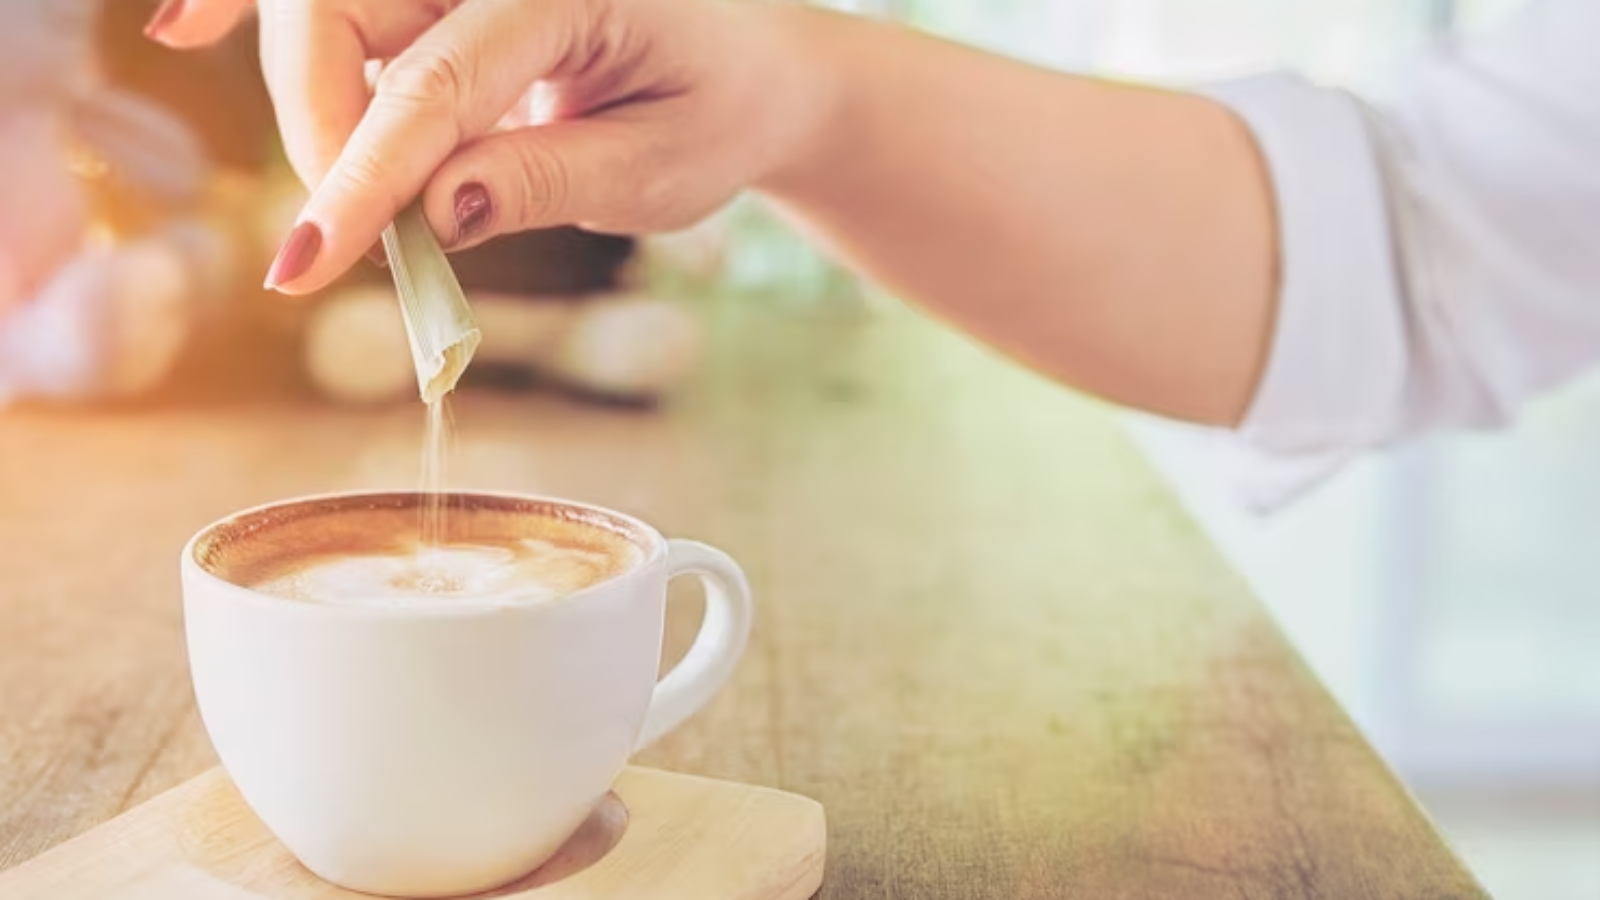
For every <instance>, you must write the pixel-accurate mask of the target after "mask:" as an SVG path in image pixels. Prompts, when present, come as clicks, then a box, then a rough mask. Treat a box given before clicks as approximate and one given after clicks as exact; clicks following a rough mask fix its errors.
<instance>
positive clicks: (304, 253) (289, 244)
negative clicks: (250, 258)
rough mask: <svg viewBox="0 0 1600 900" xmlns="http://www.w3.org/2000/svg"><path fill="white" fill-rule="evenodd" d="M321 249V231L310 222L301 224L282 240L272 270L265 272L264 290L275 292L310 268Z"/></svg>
mask: <svg viewBox="0 0 1600 900" xmlns="http://www.w3.org/2000/svg"><path fill="white" fill-rule="evenodd" d="M321 249H322V230H321V229H319V228H318V227H317V226H316V225H315V224H313V223H311V222H301V223H300V224H298V225H296V226H294V230H293V231H290V232H289V237H288V238H287V239H285V240H284V242H283V248H282V249H280V250H279V251H278V258H277V259H274V260H273V261H272V268H270V269H268V270H267V281H266V285H265V286H266V289H267V290H269V291H271V290H276V289H277V287H278V285H280V284H287V283H289V282H291V281H293V280H295V279H296V278H299V277H300V276H301V275H304V274H305V273H306V270H307V269H309V268H311V261H312V260H314V259H316V258H317V251H318V250H321Z"/></svg>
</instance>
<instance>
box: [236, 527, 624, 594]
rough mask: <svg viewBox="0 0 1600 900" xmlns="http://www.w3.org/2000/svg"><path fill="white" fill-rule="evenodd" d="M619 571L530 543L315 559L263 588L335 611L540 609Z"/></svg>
mask: <svg viewBox="0 0 1600 900" xmlns="http://www.w3.org/2000/svg"><path fill="white" fill-rule="evenodd" d="M614 568H615V564H614V561H613V560H612V558H611V557H610V556H608V555H607V554H605V553H602V552H598V551H593V550H586V549H584V548H582V547H572V546H558V545H556V544H553V543H551V542H549V541H544V540H540V539H538V538H524V539H522V540H519V541H517V542H516V543H514V544H509V545H503V546H490V545H453V546H444V547H426V548H419V549H417V550H416V551H414V552H409V553H384V554H370V555H359V556H335V557H327V558H323V559H317V560H308V561H305V562H303V563H302V564H301V565H300V566H299V567H297V569H296V570H295V571H293V572H289V573H285V574H282V575H280V576H278V577H276V578H273V579H271V580H268V581H264V582H262V583H260V584H258V585H256V589H257V590H260V591H263V592H265V593H268V594H272V595H274V596H278V597H282V598H284V599H288V600H300V601H304V602H307V603H321V604H325V605H330V606H393V607H416V606H434V605H441V604H452V603H459V602H461V601H464V600H465V601H472V602H477V603H494V604H502V603H537V602H539V601H542V600H548V599H551V598H553V597H559V596H562V595H564V594H570V593H572V592H574V591H578V590H582V589H583V588H585V587H588V586H589V585H592V584H595V583H598V582H599V581H602V580H604V579H605V577H606V576H607V575H608V574H610V572H611V571H612V570H613V569H614Z"/></svg>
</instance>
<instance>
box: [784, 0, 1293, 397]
mask: <svg viewBox="0 0 1600 900" xmlns="http://www.w3.org/2000/svg"><path fill="white" fill-rule="evenodd" d="M796 19H797V22H796V25H795V30H796V32H797V33H799V34H803V35H804V40H805V46H807V47H808V48H809V50H808V52H807V53H806V54H805V55H806V56H808V57H810V58H811V59H812V60H813V61H812V63H811V65H810V68H811V69H812V70H813V71H823V72H828V73H829V78H828V85H827V90H828V92H829V94H830V96H829V97H828V99H827V100H826V102H825V109H827V113H826V114H825V116H824V117H823V118H822V119H821V120H820V121H821V122H822V124H821V126H820V127H818V128H817V129H815V137H814V139H813V141H814V142H813V143H812V144H811V145H810V146H809V147H808V148H807V150H806V152H805V153H804V154H803V155H801V156H800V158H799V159H798V160H797V161H796V162H795V164H794V165H793V166H791V167H789V168H787V169H785V170H781V171H778V172H774V173H773V174H772V175H771V176H770V177H769V178H768V179H766V180H765V181H764V182H763V183H762V184H761V188H762V189H763V190H764V191H765V192H766V193H767V194H769V195H770V196H771V197H772V198H774V199H775V200H776V201H778V202H779V203H780V204H781V205H783V206H784V207H786V208H787V209H789V210H791V211H792V212H793V213H795V214H796V215H797V216H798V217H799V218H800V219H801V220H802V222H803V223H804V224H805V225H806V226H808V227H809V228H810V229H812V230H813V231H815V232H816V233H818V234H819V235H820V236H821V237H822V239H824V240H825V241H827V242H828V243H830V244H832V245H833V246H834V247H836V248H837V249H838V251H839V252H840V253H841V254H843V255H844V257H845V258H846V259H848V260H850V261H852V262H853V263H855V264H856V265H858V266H859V267H860V268H861V269H862V270H863V271H865V272H867V273H868V274H870V275H872V276H874V277H876V278H877V279H878V280H880V281H881V282H882V283H884V284H885V285H886V286H887V287H889V288H890V289H891V290H893V291H896V292H897V293H899V294H900V295H902V296H904V297H906V298H909V299H911V300H914V301H916V302H917V303H919V304H921V305H923V306H924V307H926V308H927V309H928V310H929V311H931V312H932V313H934V314H935V315H937V316H939V317H941V318H944V319H946V320H948V321H950V322H952V323H953V324H955V325H957V326H959V327H961V328H962V329H964V330H966V331H968V332H970V333H972V334H974V335H976V336H977V337H979V338H980V339H982V340H984V341H986V342H988V343H990V344H992V345H994V346H996V347H997V348H999V349H1001V350H1002V351H1004V352H1006V353H1007V354H1009V355H1011V356H1013V357H1015V358H1017V359H1019V360H1021V361H1023V362H1025V363H1026V364H1028V365H1030V366H1032V367H1034V368H1036V369H1038V370H1040V371H1042V372H1044V373H1045V374H1047V375H1050V376H1053V377H1055V378H1057V379H1059V380H1062V381H1065V382H1067V383H1070V384H1073V385H1076V386H1078V387H1080V388H1083V389H1086V390H1088V391H1091V392H1093V393H1096V394H1099V395H1101V396H1104V397H1107V398H1109V399H1111V400H1114V401H1117V402H1119V403H1124V404H1128V405H1131V406H1136V407H1141V408H1144V409H1147V410H1152V411H1155V412H1159V413H1165V414H1170V415H1174V416H1178V417H1182V418H1188V419H1195V420H1199V421H1204V422H1208V423H1214V424H1226V425H1233V424H1236V423H1238V422H1239V421H1240V419H1241V418H1242V417H1243V415H1244V413H1245V409H1246V407H1247V405H1248V404H1249V402H1250V398H1251V396H1252V394H1253V392H1254V387H1255V384H1256V381H1257V379H1258V377H1259V373H1260V371H1261V368H1262V365H1263V362H1264V359H1265V356H1266V351H1267V347H1268V344H1269V336H1270V332H1271V325H1272V314H1273V302H1274V254H1275V246H1274V228H1273V225H1274V223H1273V204H1272V196H1271V190H1270V187H1269V185H1268V182H1267V178H1266V174H1265V172H1264V170H1263V167H1262V164H1261V161H1260V159H1259V157H1258V154H1257V152H1256V148H1255V144H1254V141H1253V140H1252V138H1251V136H1250V134H1249V133H1248V131H1247V130H1246V129H1245V127H1244V125H1243V123H1242V122H1240V121H1239V120H1238V119H1237V118H1236V117H1235V116H1234V115H1232V114H1231V113H1230V112H1229V111H1228V110H1227V109H1225V108H1224V107H1223V106H1221V105H1219V104H1217V103H1214V102H1212V101H1210V100H1207V99H1205V98H1202V97H1199V96H1195V95H1189V94H1180V93H1172V92H1166V91H1158V90H1152V89H1146V88H1141V87H1133V86H1125V85H1119V84H1113V83H1108V82H1103V81H1096V80H1092V79H1087V78H1078V77H1073V76H1070V75H1062V74H1057V73H1053V72H1047V71H1043V70H1040V69H1036V68H1032V67H1029V66H1026V65H1022V64H1020V63H1016V62H1012V61H1009V60H1005V59H1001V58H998V57H994V56H990V55H987V54H984V53H980V52H977V51H974V50H970V49H967V48H964V47H960V46H957V45H953V44H948V43H944V42H942V41H938V40H935V39H933V38H930V37H926V36H923V35H919V34H916V33H914V32H910V31H906V30H903V29H899V28H895V27H891V26H887V25H881V24H875V23H867V22H861V21H857V20H851V19H845V18H842V17H838V16H831V15H809V14H808V15H802V16H797V17H796Z"/></svg>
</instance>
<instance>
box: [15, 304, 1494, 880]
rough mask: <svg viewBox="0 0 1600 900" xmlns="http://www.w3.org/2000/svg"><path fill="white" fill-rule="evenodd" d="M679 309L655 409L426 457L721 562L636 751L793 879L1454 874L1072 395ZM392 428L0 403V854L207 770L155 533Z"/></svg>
mask: <svg viewBox="0 0 1600 900" xmlns="http://www.w3.org/2000/svg"><path fill="white" fill-rule="evenodd" d="M714 332H715V336H716V347H717V350H716V352H715V354H714V356H713V359H712V360H711V361H710V362H709V363H708V366H707V369H706V372H705V375H704V377H703V379H702V382H701V383H700V384H699V385H698V386H697V387H696V388H695V389H694V390H693V391H691V392H690V393H689V394H688V395H686V396H685V397H683V398H682V399H681V400H680V401H678V402H677V403H675V404H673V405H671V406H669V407H667V408H665V409H663V410H662V411H659V412H644V411H637V410H626V409H617V408H606V407H601V406H594V405H588V404H583V403H580V402H576V401H572V400H567V399H561V398H559V397H555V396H551V395H540V394H532V395H529V394H516V395H511V394H493V393H477V394H472V393H468V394H464V395H462V396H461V397H460V398H458V400H457V402H456V406H455V411H456V418H457V424H458V444H457V449H456V455H455V460H454V468H453V479H452V480H453V481H454V482H455V484H456V486H459V487H483V488H494V489H502V490H526V491H535V492H541V493H550V494H559V495H564V496H570V497H575V498H579V499H584V500H590V501H595V502H599V503H603V504H608V505H612V506H616V507H618V508H621V509H623V510H626V511H630V512H633V513H636V514H639V515H641V516H643V517H645V518H647V519H649V520H651V521H653V522H654V523H656V524H658V525H659V526H661V528H662V529H663V530H664V531H666V532H668V533H669V534H674V535H681V536H690V537H696V538H700V539H702V540H706V541H710V542H712V543H715V544H718V545H720V546H722V547H723V548H725V549H726V550H728V551H729V552H730V553H732V554H733V555H734V556H735V557H737V558H738V559H740V560H741V561H742V562H743V563H744V565H745V566H746V567H747V569H748V571H749V573H750V576H751V578H752V581H753V583H754V585H755V587H756V590H757V594H758V620H757V625H756V629H755V636H754V639H753V641H752V644H751V646H750V651H749V654H748V656H747V657H746V658H745V660H744V663H743V665H742V667H741V669H740V670H739V672H738V675H737V676H736V678H735V680H734V682H733V684H732V685H731V687H730V688H729V689H728V690H726V691H725V692H724V693H723V694H722V695H721V696H720V698H719V699H717V700H716V701H715V702H714V704H713V705H712V706H711V707H710V708H709V709H708V710H707V711H706V712H704V713H703V714H701V715H700V716H699V717H697V718H696V719H694V720H693V721H692V722H691V723H690V724H689V725H687V726H685V727H684V728H683V729H682V730H681V731H679V732H678V733H677V734H675V735H673V736H671V737H669V738H668V739H667V740H666V741H665V742H663V743H662V744H660V745H658V746H657V747H656V748H654V749H652V750H651V751H649V752H648V753H647V754H645V755H644V756H643V757H642V758H641V759H640V760H639V762H641V763H642V764H645V765H653V766H660V767H664V768H669V769H675V770H680V771H686V772H692V773H698V774H704V775H710V776H715V777H721V778H728V779H736V780H742V781H747V782H752V783H757V784H763V785H770V786H775V787H779V788H783V789H787V790H791V791H797V792H800V793H804V794H807V795H810V796H812V797H815V798H817V799H818V800H820V801H821V802H822V803H823V804H824V806H825V807H826V809H827V813H828V817H829V839H830V849H829V859H828V866H829V869H828V876H827V883H826V885H825V887H824V889H823V891H822V894H821V896H823V897H827V898H885V897H887V898H913V900H923V898H928V900H934V898H962V900H967V898H1005V900H1016V898H1032V897H1040V898H1044V897H1051V898H1055V897H1085V898H1167V897H1170V898H1185V900H1202V898H1212V897H1216V898H1232V900H1250V898H1260V900H1266V898H1321V900H1328V898H1347V897H1348V898H1364V900H1385V898H1415V900H1455V898H1475V897H1481V896H1483V893H1482V891H1481V890H1480V889H1479V888H1478V887H1477V886H1476V884H1475V883H1474V881H1473V879H1472V878H1471V877H1470V876H1469V875H1468V874H1467V873H1466V871H1465V869H1464V868H1463V866H1462V865H1461V863H1460V862H1458V861H1457V859H1456V858H1455V857H1454V856H1453V855H1452V854H1451V852H1450V851H1449V850H1448V849H1447V848H1446V846H1445V844H1444V843H1443V842H1442V841H1441V839H1440V837H1439V836H1438V835H1437V833H1436V832H1435V830H1434V828H1433V827H1432V826H1431V824H1430V823H1429V821H1428V820H1427V818H1426V816H1425V815H1424V814H1423V813H1422V812H1421V811H1420V810H1419V809H1418V807H1417V806H1416V805H1415V803H1414V801H1413V800H1412V798H1411V797H1410V796H1409V794H1408V793H1407V792H1406V791H1405V789H1404V788H1403V787H1402V786H1401V785H1400V784H1399V783H1397V781H1396V780H1395V778H1394V777H1393V776H1392V775H1391V774H1390V773H1389V772H1388V771H1387V770H1386V769H1385V767H1384V766H1383V764H1382V763H1381V762H1380V761H1379V760H1378V758H1377V757H1376V756H1375V755H1374V753H1373V751H1372V750H1371V749H1370V748H1369V747H1368V746H1367V744H1366V743H1365V742H1364V741H1363V739H1362V738H1361V737H1360V735H1359V734H1358V733H1357V731H1356V730H1355V728H1354V727H1352V725H1351V723H1350V722H1349V720H1348V719H1347V718H1346V717H1345V715H1344V714H1343V713H1342V712H1341V711H1340V710H1339V709H1338V708H1337V706H1336V705H1335V704H1334V702H1333V701H1332V700H1331V699H1330V698H1329V696H1328V695H1327V693H1326V692H1325V691H1324V690H1323V689H1322V687H1321V686H1319V685H1318V684H1317V682H1316V681H1315V679H1314V678H1313V677H1312V676H1311V675H1310V674H1308V672H1307V670H1306V668H1305V666H1304V665H1303V664H1302V663H1301V661H1300V660H1299V658H1298V657H1297V656H1296V655H1295V654H1294V652H1293V651H1292V650H1291V649H1289V648H1288V646H1287V645H1286V644H1285V642H1284V640H1283V638H1282V636H1281V635H1280V634H1279V632H1278V630H1277V629H1276V628H1275V627H1274V625H1273V624H1272V622H1271V621H1270V620H1269V618H1268V616H1267V615H1266V614H1265V612H1264V611H1263V610H1262V608H1261V607H1260V606H1259V605H1258V603H1257V602H1256V601H1255V600H1254V599H1253V598H1252V597H1251V596H1250V595H1249V593H1248V591H1247V590H1246V588H1245V586H1244V585H1243V584H1242V582H1241V581H1240V579H1239V578H1238V577H1237V576H1236V575H1235V574H1233V573H1232V572H1230V571H1229V570H1228V569H1227V568H1226V567H1225V566H1224V564H1223V563H1222V562H1221V561H1220V560H1219V559H1218V557H1217V555H1216V554H1215V552H1214V551H1213V550H1212V549H1211V548H1210V547H1209V546H1208V544H1207V543H1206V541H1205V539H1204V537H1203V536H1202V535H1201V534H1200V533H1199V532H1198V531H1197V529H1196V527H1195V525H1194V524H1193V523H1192V522H1191V521H1190V520H1189V519H1188V518H1187V517H1186V516H1185V515H1184V513H1183V512H1182V511H1181V510H1180V509H1179V507H1178V505H1177V503H1176V501H1175V500H1174V498H1173V497H1172V496H1171V495H1170V494H1169V492H1168V490H1167V489H1166V488H1165V487H1163V485H1162V484H1161V483H1160V482H1159V481H1158V479H1157V477H1156V476H1155V475H1154V474H1153V473H1152V471H1151V470H1150V469H1149V468H1148V467H1147V466H1146V464H1145V463H1144V462H1143V461H1142V460H1141V459H1140V457H1139V456H1138V454H1137V453H1136V451H1135V450H1134V448H1133V447H1132V446H1131V445H1130V443H1129V442H1128V441H1127V440H1126V439H1125V438H1124V437H1123V435H1122V434H1121V432H1120V431H1119V429H1118V428H1117V427H1116V425H1115V423H1114V422H1113V420H1112V418H1111V416H1110V415H1109V414H1108V412H1107V411H1105V410H1104V409H1102V408H1100V407H1098V406H1096V405H1094V404H1091V403H1088V402H1086V401H1084V400H1082V399H1079V398H1075V397H1073V396H1071V395H1069V394H1068V393H1066V392H1064V391H1061V390H1059V389H1056V388H1054V387H1052V386H1050V385H1048V384H1046V383H1044V382H1042V381H1040V380H1039V379H1036V378H1034V377H1032V376H1031V375H1028V374H1026V373H1023V372H1020V371H1018V370H1016V369H1014V368H1012V367H1010V366H1008V365H1006V364H1004V363H1002V362H1000V361H998V360H996V359H994V358H992V357H991V356H990V355H988V354H987V353H986V352H984V351H981V350H979V349H976V348H974V347H972V346H970V345H968V344H967V343H965V342H964V341H962V340H959V339H957V338H955V337H952V336H951V335H949V334H947V333H945V332H944V331H943V330H941V329H938V328H935V327H933V326H930V325H927V324H925V323H922V322H920V321H917V320H915V319H913V318H912V317H910V316H908V315H905V314H903V313H899V312H893V311H891V312H886V313H882V314H880V315H878V316H877V317H876V318H875V319H874V320H872V321H870V322H868V323H859V322H841V321H829V320H804V319H790V320H783V319H780V318H779V317H778V316H776V315H774V314H772V313H770V312H765V313H763V312H759V311H757V309H756V308H755V307H753V306H746V307H744V308H743V309H742V310H741V311H738V312H735V313H730V314H727V315H722V316H720V317H719V318H718V319H717V322H716V326H715V328H714ZM421 426H422V411H421V409H420V407H415V406H412V405H409V404H406V405H403V406H401V407H400V408H394V409H387V410H382V411H375V412H359V411H341V410H337V409H334V408H330V407H328V406H325V405H320V404H317V403H315V402H313V401H311V400H308V399H306V398H304V397H303V396H296V395H294V394H292V393H286V392H284V391H279V392H277V393H276V394H274V393H273V392H271V391H268V392H264V393H261V394H260V395H259V396H255V397H252V398H250V399H248V400H241V401H240V402H237V403H231V404H211V405H205V406H183V407H170V406H169V407H165V408H155V409H147V410H144V411H138V412H120V413H98V414H92V415H90V414H66V413H52V412H38V411H34V412H13V413H10V414H0V869H4V868H7V867H10V866H12V865H15V864H17V863H19V862H21V861H23V860H26V859H28V858H30V857H32V856H34V855H36V854H38V853H40V852H42V851H44V850H46V849H48V848H50V847H52V846H54V845H56V844H58V843H60V842H61V841H64V840H66V839H67V838H70V837H72V836H73V835H76V834H78V833H80V832H83V831H85V830H87V829H89V828H92V827H94V826H95V825H97V824H99V823H101V822H103V821H105V820H106V819H108V818H110V817H112V816H115V815H116V814H117V813H119V812H121V811H123V810H125V809H128V808H129V807H131V806H133V805H135V804H138V803H140V802H141V801H143V800H145V799H147V798H149V797H151V796H152V795H154V794H156V793H158V792H160V791H163V790H165V789H167V788H169V787H172V786H173V785H176V784H178V783H179V782H181V781H183V780H185V779H187V778H189V777H191V776H193V775H195V774H197V773H198V772H200V771H202V770H203V769H205V768H207V767H209V766H211V765H213V764H214V763H215V757H214V756H213V754H212V751H211V749H210V746H209V745H208V743H207V741H206V737H205V734H204V732H203V731H202V729H201V727H200V723H199V721H198V719H197V717H196V716H195V712H194V704H193V701H192V699H191V694H190V687H189V681H188V675H187V670H186V667H185V660H184V652H183V646H182V620H181V610H180V604H179V596H178V577H177V576H178V566H177V556H178V551H179V549H180V547H181V546H182V544H183V542H184V540H185V539H186V538H187V537H188V536H189V535H190V534H191V533H192V532H193V531H195V530H196V529H198V528H199V527H201V526H202V525H204V524H206V523H207V522H209V521H210V520H212V519H214V518H216V517H218V516H221V515H223V514H225V513H227V512H229V511H232V510H234V509H237V508H240V507H243V506H247V505H250V504H255V503H259V502H263V501H267V500H272V499H277V498H282V497H285V496H289V495H294V494H302V493H311V492H320V491H327V490H336V489H344V488H365V487H378V486H396V485H398V486H411V485H413V484H415V479H416V472H417V457H418V451H419V438H420V434H421ZM675 599H676V608H675V611H674V613H673V615H672V626H673V627H672V628H671V629H670V630H671V632H672V637H671V640H670V644H671V645H672V646H671V647H670V648H669V654H670V651H671V650H672V649H674V648H681V646H682V644H683V643H684V641H685V639H686V635H687V633H688V632H689V631H690V630H691V629H692V627H693V625H694V618H695V616H696V615H697V614H698V613H697V610H696V602H697V601H696V600H695V599H694V597H693V596H692V593H690V592H689V591H688V589H685V590H684V591H683V592H682V593H681V595H680V594H679V593H678V592H675ZM679 652H681V651H679Z"/></svg>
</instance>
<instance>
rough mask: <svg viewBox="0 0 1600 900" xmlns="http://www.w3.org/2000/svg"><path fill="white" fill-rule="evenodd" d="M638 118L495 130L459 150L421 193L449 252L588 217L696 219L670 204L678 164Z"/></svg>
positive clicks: (602, 220) (639, 221)
mask: <svg viewBox="0 0 1600 900" xmlns="http://www.w3.org/2000/svg"><path fill="white" fill-rule="evenodd" d="M660 144H661V142H659V141H654V140H651V139H650V138H649V136H648V135H646V134H642V133H641V126H640V125H639V123H637V122H628V121H622V120H613V119H607V118H604V117H601V118H595V119H573V120H567V121H561V122H556V123H552V124H549V125H540V126H534V127H528V128H518V129H514V130H511V131H501V132H495V133H492V134H490V135H488V136H487V137H484V138H482V139H480V140H477V141H474V142H473V143H471V144H468V145H467V146H465V147H463V148H461V149H460V150H459V151H457V152H456V153H455V154H453V155H452V156H451V157H450V158H449V159H447V160H446V161H445V163H444V165H442V166H440V167H439V170H438V171H437V172H436V173H434V176H433V178H432V179H431V180H430V181H429V183H428V186H427V188H426V190H425V191H424V193H423V209H424V211H425V212H426V213H427V216H428V222H429V224H431V225H432V226H433V230H434V232H435V233H436V234H438V235H439V236H440V239H441V241H442V242H443V243H444V245H445V246H446V247H448V248H449V249H451V250H460V249H464V248H466V247H471V246H474V245H476V244H480V243H483V242H484V241H486V240H488V239H490V238H492V237H496V236H498V235H502V234H510V233H513V232H518V231H530V230H533V229H536V228H553V227H556V226H561V225H581V226H584V227H587V228H592V229H595V230H601V231H612V232H634V231H648V230H656V229H658V228H663V227H670V226H671V224H672V223H673V221H674V220H676V219H680V218H682V219H686V220H692V217H691V216H688V215H687V214H686V213H685V214H684V215H679V214H678V211H677V210H674V209H673V208H672V206H673V203H672V199H673V198H671V197H669V196H668V195H667V192H666V191H665V190H664V186H665V181H664V179H663V178H662V177H661V175H660V173H661V172H664V171H666V170H667V169H668V168H670V166H669V165H668V161H665V160H663V159H661V158H660V157H659V156H658V155H647V154H646V153H645V152H644V149H643V148H648V147H652V146H655V147H657V148H659V147H660Z"/></svg>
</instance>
